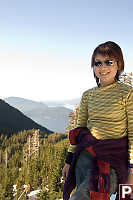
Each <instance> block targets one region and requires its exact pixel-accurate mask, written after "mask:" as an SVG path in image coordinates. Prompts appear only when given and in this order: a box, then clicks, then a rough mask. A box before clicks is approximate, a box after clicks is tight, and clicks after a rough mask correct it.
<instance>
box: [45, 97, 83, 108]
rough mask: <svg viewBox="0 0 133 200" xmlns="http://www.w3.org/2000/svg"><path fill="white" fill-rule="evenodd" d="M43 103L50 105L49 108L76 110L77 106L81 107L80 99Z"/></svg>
mask: <svg viewBox="0 0 133 200" xmlns="http://www.w3.org/2000/svg"><path fill="white" fill-rule="evenodd" d="M43 103H44V104H46V105H48V106H49V107H57V106H63V107H66V108H69V109H72V110H74V109H75V106H77V105H79V103H80V98H76V99H71V100H62V101H44V102H43Z"/></svg>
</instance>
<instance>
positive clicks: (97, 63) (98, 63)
mask: <svg viewBox="0 0 133 200" xmlns="http://www.w3.org/2000/svg"><path fill="white" fill-rule="evenodd" d="M94 65H95V66H96V67H100V66H102V63H101V61H95V63H94Z"/></svg>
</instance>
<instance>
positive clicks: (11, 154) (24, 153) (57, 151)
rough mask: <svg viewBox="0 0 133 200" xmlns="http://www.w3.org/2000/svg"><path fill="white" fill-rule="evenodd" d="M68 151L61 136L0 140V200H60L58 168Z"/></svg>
mask: <svg viewBox="0 0 133 200" xmlns="http://www.w3.org/2000/svg"><path fill="white" fill-rule="evenodd" d="M67 148H68V139H67V136H66V135H65V134H62V133H53V134H50V135H47V134H44V133H38V131H36V130H34V129H33V130H28V131H22V132H19V133H18V134H13V135H12V136H11V137H9V138H8V137H7V136H5V135H4V134H1V136H0V200H18V199H23V200H24V199H29V197H28V193H29V192H30V191H35V190H37V191H39V193H38V195H37V199H40V200H41V199H50V200H55V199H60V198H62V189H63V180H62V178H61V177H62V167H63V166H64V161H65V156H66V153H67Z"/></svg>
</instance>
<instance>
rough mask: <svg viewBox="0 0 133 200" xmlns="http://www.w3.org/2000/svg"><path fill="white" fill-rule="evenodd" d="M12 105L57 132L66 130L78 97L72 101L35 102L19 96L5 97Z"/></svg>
mask: <svg viewBox="0 0 133 200" xmlns="http://www.w3.org/2000/svg"><path fill="white" fill-rule="evenodd" d="M4 100H5V101H6V102H7V103H9V104H10V105H11V106H13V107H15V108H17V109H19V110H20V111H21V112H23V113H24V114H25V115H26V116H28V117H29V118H31V119H32V120H34V121H35V122H37V123H39V124H41V125H42V126H44V127H47V128H48V129H50V130H52V131H55V132H64V131H65V130H66V127H67V126H68V123H69V113H70V112H72V111H73V110H72V109H69V108H67V106H68V107H73V108H74V105H75V104H77V102H78V99H75V100H70V101H55V102H54V101H46V102H35V101H32V100H27V99H23V98H19V97H8V98H6V99H4Z"/></svg>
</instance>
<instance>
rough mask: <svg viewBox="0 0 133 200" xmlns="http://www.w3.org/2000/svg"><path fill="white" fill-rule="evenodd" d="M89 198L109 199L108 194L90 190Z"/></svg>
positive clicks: (93, 199) (97, 199)
mask: <svg viewBox="0 0 133 200" xmlns="http://www.w3.org/2000/svg"><path fill="white" fill-rule="evenodd" d="M90 199H91V200H110V194H107V193H102V192H95V191H90Z"/></svg>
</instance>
